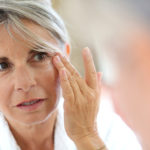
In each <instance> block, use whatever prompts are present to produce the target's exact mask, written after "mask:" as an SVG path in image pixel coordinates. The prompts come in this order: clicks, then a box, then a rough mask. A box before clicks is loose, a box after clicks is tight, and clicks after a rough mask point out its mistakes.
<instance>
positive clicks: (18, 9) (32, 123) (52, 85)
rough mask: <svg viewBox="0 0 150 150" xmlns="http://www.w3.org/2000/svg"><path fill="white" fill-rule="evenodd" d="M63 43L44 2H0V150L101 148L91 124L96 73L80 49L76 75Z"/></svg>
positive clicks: (55, 20)
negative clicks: (61, 108)
mask: <svg viewBox="0 0 150 150" xmlns="http://www.w3.org/2000/svg"><path fill="white" fill-rule="evenodd" d="M67 43H68V38H67V32H66V29H65V26H64V23H63V21H62V20H61V18H60V17H59V16H58V15H57V14H56V12H55V11H54V10H53V9H52V8H51V6H50V5H49V3H47V2H46V1H43V0H36V1H35V0H0V83H1V84H0V111H1V114H0V150H19V149H21V150H41V149H42V150H60V149H61V150H63V149H65V150H67V149H69V150H73V149H78V150H101V149H103V150H104V149H106V148H105V146H104V144H103V142H102V140H101V138H100V137H99V135H98V132H97V125H96V116H97V112H98V109H99V97H100V87H101V86H100V83H101V73H96V70H95V66H94V63H93V60H92V56H91V54H90V51H89V49H88V48H85V49H83V51H82V52H83V53H82V54H83V60H84V64H85V79H84V78H83V77H81V76H80V75H79V73H78V72H77V71H76V69H75V68H74V67H73V66H72V65H71V63H70V62H69V61H68V59H67V57H68V56H69V46H68V44H67ZM61 89H62V95H63V97H64V105H63V106H64V122H63V123H62V122H61V119H62V118H60V117H59V115H60V114H61V113H59V107H58V106H59V104H61V102H62V101H63V99H62V98H61ZM61 115H62V114H61ZM63 125H64V127H65V130H63ZM65 131H66V133H67V134H66V136H65ZM69 139H71V140H70V141H69ZM71 142H72V144H73V147H71V145H69V143H71ZM61 144H62V145H61ZM59 146H61V147H59ZM67 146H68V147H67Z"/></svg>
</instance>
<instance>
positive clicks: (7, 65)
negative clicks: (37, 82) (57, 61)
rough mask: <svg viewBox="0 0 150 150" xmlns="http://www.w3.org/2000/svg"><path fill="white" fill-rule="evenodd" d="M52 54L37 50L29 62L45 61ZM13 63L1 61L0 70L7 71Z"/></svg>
mask: <svg viewBox="0 0 150 150" xmlns="http://www.w3.org/2000/svg"><path fill="white" fill-rule="evenodd" d="M51 57H52V56H49V54H48V53H46V52H37V53H36V54H33V56H32V57H31V58H30V59H29V62H31V63H38V64H39V63H43V62H45V61H46V60H47V58H51ZM12 66H13V65H12V64H11V63H10V62H6V61H3V62H0V72H2V71H6V70H8V69H10V68H11V67H12Z"/></svg>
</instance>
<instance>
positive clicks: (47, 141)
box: [9, 111, 57, 149]
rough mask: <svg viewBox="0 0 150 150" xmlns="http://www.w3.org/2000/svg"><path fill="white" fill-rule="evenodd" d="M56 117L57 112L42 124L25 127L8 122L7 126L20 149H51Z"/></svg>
mask: <svg viewBox="0 0 150 150" xmlns="http://www.w3.org/2000/svg"><path fill="white" fill-rule="evenodd" d="M56 117H57V111H56V112H54V113H53V114H52V115H51V116H50V117H49V118H48V119H47V120H46V121H45V122H42V123H38V124H34V125H28V126H26V125H22V124H19V123H17V122H9V126H10V129H11V131H12V133H13V135H14V137H15V139H16V141H17V143H18V144H19V145H20V147H21V148H22V149H40V147H42V149H44V147H45V149H48V148H51V149H53V146H54V128H55V122H56Z"/></svg>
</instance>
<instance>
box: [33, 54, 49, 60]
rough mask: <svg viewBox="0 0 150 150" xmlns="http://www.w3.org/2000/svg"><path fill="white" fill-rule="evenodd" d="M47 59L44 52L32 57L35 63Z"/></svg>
mask: <svg viewBox="0 0 150 150" xmlns="http://www.w3.org/2000/svg"><path fill="white" fill-rule="evenodd" d="M47 57H48V54H47V53H45V52H39V53H37V54H35V55H34V56H33V58H34V60H35V61H42V60H45V59H46V58H47Z"/></svg>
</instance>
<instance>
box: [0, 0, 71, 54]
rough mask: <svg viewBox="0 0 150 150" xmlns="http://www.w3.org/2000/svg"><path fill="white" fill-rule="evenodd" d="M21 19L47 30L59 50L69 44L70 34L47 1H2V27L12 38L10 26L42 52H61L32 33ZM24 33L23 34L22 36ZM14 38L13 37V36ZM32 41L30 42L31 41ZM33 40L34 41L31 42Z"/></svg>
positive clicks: (0, 7)
mask: <svg viewBox="0 0 150 150" xmlns="http://www.w3.org/2000/svg"><path fill="white" fill-rule="evenodd" d="M21 19H27V20H30V21H32V22H34V23H36V24H38V25H40V26H41V27H43V28H45V29H46V30H47V31H48V33H49V35H50V36H51V37H52V38H53V39H54V40H56V42H57V43H58V45H59V48H61V49H64V47H65V43H68V42H69V40H68V33H67V31H66V28H65V25H64V22H63V21H62V19H61V18H60V16H59V15H58V14H57V13H56V12H55V10H54V9H53V8H52V6H51V5H50V3H48V1H46V0H0V25H1V24H3V25H4V26H5V27H6V29H7V31H8V33H9V34H10V35H11V36H12V34H11V32H10V29H9V25H11V27H13V30H14V31H15V32H16V33H18V34H19V35H21V36H22V37H23V38H25V39H26V40H28V41H30V43H32V44H34V45H36V46H38V47H39V48H41V49H40V51H41V50H44V51H45V50H49V52H50V53H52V54H53V53H54V52H57V51H59V50H58V48H57V47H56V46H54V44H52V43H50V42H47V41H45V40H44V39H42V38H41V37H39V36H38V35H36V34H34V33H33V32H32V31H30V30H29V29H28V28H27V27H26V26H25V25H24V24H23V23H22V22H21ZM22 33H23V34H22ZM12 37H13V36H12ZM29 39H30V40H29ZM31 39H32V40H31Z"/></svg>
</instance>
